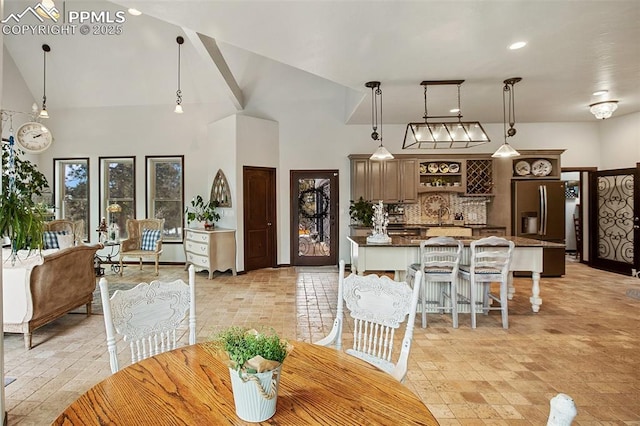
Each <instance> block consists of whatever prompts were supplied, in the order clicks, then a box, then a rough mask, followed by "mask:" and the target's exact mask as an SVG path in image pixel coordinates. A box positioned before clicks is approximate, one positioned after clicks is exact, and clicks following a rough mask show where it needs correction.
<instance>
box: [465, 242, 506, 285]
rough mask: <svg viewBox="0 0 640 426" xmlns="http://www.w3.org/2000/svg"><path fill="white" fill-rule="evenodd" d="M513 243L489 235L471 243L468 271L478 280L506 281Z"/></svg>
mask: <svg viewBox="0 0 640 426" xmlns="http://www.w3.org/2000/svg"><path fill="white" fill-rule="evenodd" d="M514 247H515V244H514V243H513V241H509V240H507V239H505V238H501V237H496V236H491V237H486V238H481V239H479V240H476V241H473V242H472V243H471V263H470V272H471V274H474V275H475V280H476V281H478V282H487V281H491V282H493V281H498V282H507V279H508V276H509V265H510V263H511V257H512V255H513V249H514Z"/></svg>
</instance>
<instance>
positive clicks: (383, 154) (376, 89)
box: [365, 81, 393, 161]
mask: <svg viewBox="0 0 640 426" xmlns="http://www.w3.org/2000/svg"><path fill="white" fill-rule="evenodd" d="M365 87H368V88H370V89H371V128H372V130H373V131H372V132H371V139H373V140H374V141H378V140H379V141H380V146H378V149H376V151H375V152H374V153H373V154H372V155H371V157H369V159H370V160H375V161H384V160H392V159H393V155H391V153H390V152H389V151H388V150H387V148H385V147H384V145H382V89H380V82H379V81H369V82H367V83H365ZM378 103H379V104H380V112H379V113H378ZM378 118H379V119H380V121H378ZM378 125H380V132H379V133H378Z"/></svg>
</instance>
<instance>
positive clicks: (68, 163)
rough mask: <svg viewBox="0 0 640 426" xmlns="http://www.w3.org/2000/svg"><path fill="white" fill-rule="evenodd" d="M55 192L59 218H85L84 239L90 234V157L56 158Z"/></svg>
mask: <svg viewBox="0 0 640 426" xmlns="http://www.w3.org/2000/svg"><path fill="white" fill-rule="evenodd" d="M53 172H54V176H55V179H54V182H53V192H54V194H55V200H56V208H57V210H56V217H57V218H58V219H69V220H84V230H83V232H84V235H83V236H82V239H83V240H87V239H88V235H89V159H88V158H54V159H53Z"/></svg>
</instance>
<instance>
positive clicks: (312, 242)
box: [290, 170, 339, 266]
mask: <svg viewBox="0 0 640 426" xmlns="http://www.w3.org/2000/svg"><path fill="white" fill-rule="evenodd" d="M290 194H291V264H292V265H296V266H303V265H304V266H325V265H336V264H337V263H338V247H339V244H338V223H337V212H338V199H339V198H338V171H337V170H291V177H290Z"/></svg>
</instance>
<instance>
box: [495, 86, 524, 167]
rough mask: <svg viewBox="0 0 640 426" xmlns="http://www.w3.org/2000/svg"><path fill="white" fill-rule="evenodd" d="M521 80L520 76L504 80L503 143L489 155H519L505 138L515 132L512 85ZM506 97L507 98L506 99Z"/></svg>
mask: <svg viewBox="0 0 640 426" xmlns="http://www.w3.org/2000/svg"><path fill="white" fill-rule="evenodd" d="M521 80H522V78H520V77H513V78H508V79H506V80H505V81H504V88H503V89H502V116H503V120H502V128H503V130H504V143H503V144H502V146H500V148H498V150H497V151H496V152H494V153H493V155H491V156H492V157H500V158H508V157H517V156H519V155H520V153H519V152H518V151H516V150H515V149H514V148H513V147H512V146H511V145H509V142H507V138H508V137H512V136H514V135H515V134H516V129H515V128H514V127H513V126H515V124H516V110H515V93H514V90H513V86H514V85H515V84H516V83H517V82H519V81H521ZM507 98H508V99H509V100H508V101H507ZM507 109H508V111H509V112H508V115H509V118H508V120H509V130H507Z"/></svg>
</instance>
